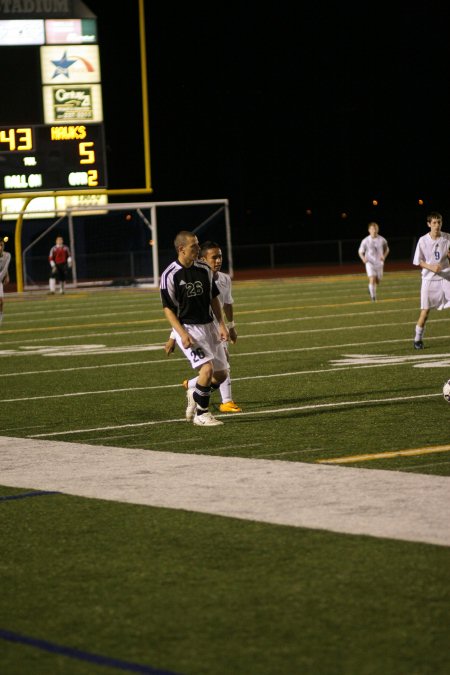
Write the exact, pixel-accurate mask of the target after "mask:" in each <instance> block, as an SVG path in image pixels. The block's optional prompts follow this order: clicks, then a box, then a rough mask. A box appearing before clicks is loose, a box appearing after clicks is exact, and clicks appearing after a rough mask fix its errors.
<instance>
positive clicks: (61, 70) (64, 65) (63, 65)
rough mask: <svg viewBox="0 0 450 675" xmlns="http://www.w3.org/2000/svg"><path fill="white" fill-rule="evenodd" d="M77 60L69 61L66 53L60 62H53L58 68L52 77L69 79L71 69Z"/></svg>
mask: <svg viewBox="0 0 450 675" xmlns="http://www.w3.org/2000/svg"><path fill="white" fill-rule="evenodd" d="M75 61H76V59H68V58H67V52H64V54H63V55H62V57H61V58H60V59H58V60H55V61H52V63H53V65H54V66H56V70H55V72H54V73H53V75H52V78H53V77H58V75H64V76H65V77H67V78H68V77H69V68H70V66H72V65H73V64H74V63H75Z"/></svg>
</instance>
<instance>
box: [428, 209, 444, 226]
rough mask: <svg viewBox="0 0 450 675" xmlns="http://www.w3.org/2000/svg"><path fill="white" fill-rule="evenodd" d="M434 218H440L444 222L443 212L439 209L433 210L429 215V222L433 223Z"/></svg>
mask: <svg viewBox="0 0 450 675" xmlns="http://www.w3.org/2000/svg"><path fill="white" fill-rule="evenodd" d="M432 220H439V221H440V222H441V223H442V220H443V218H442V214H441V213H438V211H432V212H431V213H429V214H428V216H427V223H431V221H432Z"/></svg>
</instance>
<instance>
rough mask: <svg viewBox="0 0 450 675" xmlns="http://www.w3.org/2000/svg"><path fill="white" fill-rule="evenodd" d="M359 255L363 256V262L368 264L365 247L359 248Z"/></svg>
mask: <svg viewBox="0 0 450 675" xmlns="http://www.w3.org/2000/svg"><path fill="white" fill-rule="evenodd" d="M358 255H359V257H360V258H361V260H362V261H363V263H364V264H366V262H367V260H366V256H365V249H364V248H359V249H358Z"/></svg>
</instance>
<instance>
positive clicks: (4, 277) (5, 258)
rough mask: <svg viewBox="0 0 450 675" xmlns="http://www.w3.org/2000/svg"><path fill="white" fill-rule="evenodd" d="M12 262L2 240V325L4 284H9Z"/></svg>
mask: <svg viewBox="0 0 450 675" xmlns="http://www.w3.org/2000/svg"><path fill="white" fill-rule="evenodd" d="M10 262H11V253H8V252H7V251H5V242H4V241H3V239H0V324H1V322H2V320H3V284H7V283H8V282H9V276H8V267H9V263H10Z"/></svg>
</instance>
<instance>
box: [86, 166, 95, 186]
mask: <svg viewBox="0 0 450 675" xmlns="http://www.w3.org/2000/svg"><path fill="white" fill-rule="evenodd" d="M87 175H88V185H89V187H97V185H98V171H97V169H89V171H88V172H87Z"/></svg>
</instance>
